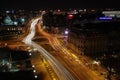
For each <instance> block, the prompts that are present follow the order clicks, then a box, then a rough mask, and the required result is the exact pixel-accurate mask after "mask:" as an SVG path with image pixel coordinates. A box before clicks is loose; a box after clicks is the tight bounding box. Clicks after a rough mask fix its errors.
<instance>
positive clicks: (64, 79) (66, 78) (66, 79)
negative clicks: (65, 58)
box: [23, 16, 76, 80]
mask: <svg viewBox="0 0 120 80" xmlns="http://www.w3.org/2000/svg"><path fill="white" fill-rule="evenodd" d="M38 21H42V16H41V17H40V18H37V19H35V20H33V22H32V23H31V26H30V33H29V34H28V35H27V36H26V37H25V38H24V39H23V42H24V43H26V44H27V45H30V46H33V47H35V48H37V49H38V51H39V52H40V53H41V54H42V55H43V56H44V57H45V58H46V59H47V60H48V62H49V64H50V65H51V66H52V68H53V70H54V71H55V73H56V74H57V76H58V78H59V80H76V79H75V78H74V77H73V76H72V75H71V74H70V72H69V71H68V70H67V69H66V68H64V67H63V66H62V64H60V63H59V62H58V61H57V60H56V59H55V58H54V57H53V56H52V55H51V54H50V53H49V52H47V51H46V50H45V49H44V48H42V47H41V46H40V45H38V44H37V43H35V42H33V41H32V39H33V37H34V36H35V26H36V25H37V23H38Z"/></svg>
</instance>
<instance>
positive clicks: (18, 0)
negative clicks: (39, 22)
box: [0, 0, 120, 9]
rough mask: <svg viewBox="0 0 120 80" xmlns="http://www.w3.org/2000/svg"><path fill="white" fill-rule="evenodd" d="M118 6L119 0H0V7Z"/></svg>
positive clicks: (67, 7)
mask: <svg viewBox="0 0 120 80" xmlns="http://www.w3.org/2000/svg"><path fill="white" fill-rule="evenodd" d="M11 8H13V9H58V8H59V9H70V8H73V9H78V8H79V9H80V8H120V0H0V9H11Z"/></svg>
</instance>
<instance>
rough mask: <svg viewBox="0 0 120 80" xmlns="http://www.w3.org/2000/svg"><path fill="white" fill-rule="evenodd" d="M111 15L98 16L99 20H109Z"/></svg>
mask: <svg viewBox="0 0 120 80" xmlns="http://www.w3.org/2000/svg"><path fill="white" fill-rule="evenodd" d="M111 19H112V17H99V20H111Z"/></svg>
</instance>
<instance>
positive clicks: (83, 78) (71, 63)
mask: <svg viewBox="0 0 120 80" xmlns="http://www.w3.org/2000/svg"><path fill="white" fill-rule="evenodd" d="M40 25H41V23H40V22H38V24H37V30H39V33H40V34H42V35H44V36H46V38H47V39H48V40H49V42H50V44H51V46H52V47H53V48H54V50H56V54H54V55H57V56H56V58H57V59H58V60H59V61H60V62H61V63H62V64H64V66H65V67H66V68H67V69H68V70H69V71H70V73H72V75H74V76H75V77H76V80H104V77H101V76H99V75H97V74H96V73H95V72H94V71H91V70H90V69H89V68H88V67H86V66H85V65H84V64H83V63H82V62H81V61H80V60H79V58H78V57H77V56H75V55H74V54H73V53H71V52H69V50H68V49H67V48H66V47H65V46H62V45H61V43H60V42H59V40H58V39H57V38H56V37H54V36H53V35H50V34H48V33H46V32H44V31H43V30H42V29H41V27H40Z"/></svg>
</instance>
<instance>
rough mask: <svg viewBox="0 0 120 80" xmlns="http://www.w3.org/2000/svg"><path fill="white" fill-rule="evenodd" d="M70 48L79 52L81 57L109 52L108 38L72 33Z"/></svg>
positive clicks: (69, 39) (99, 35) (70, 35)
mask: <svg viewBox="0 0 120 80" xmlns="http://www.w3.org/2000/svg"><path fill="white" fill-rule="evenodd" d="M68 42H69V47H70V48H72V49H73V50H75V51H77V52H78V53H79V54H80V55H84V54H85V55H91V54H95V53H99V52H105V51H107V44H108V43H107V42H108V41H107V38H106V36H105V35H101V34H97V36H94V35H93V34H91V36H86V34H76V33H74V32H71V33H70V34H69V37H68Z"/></svg>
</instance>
